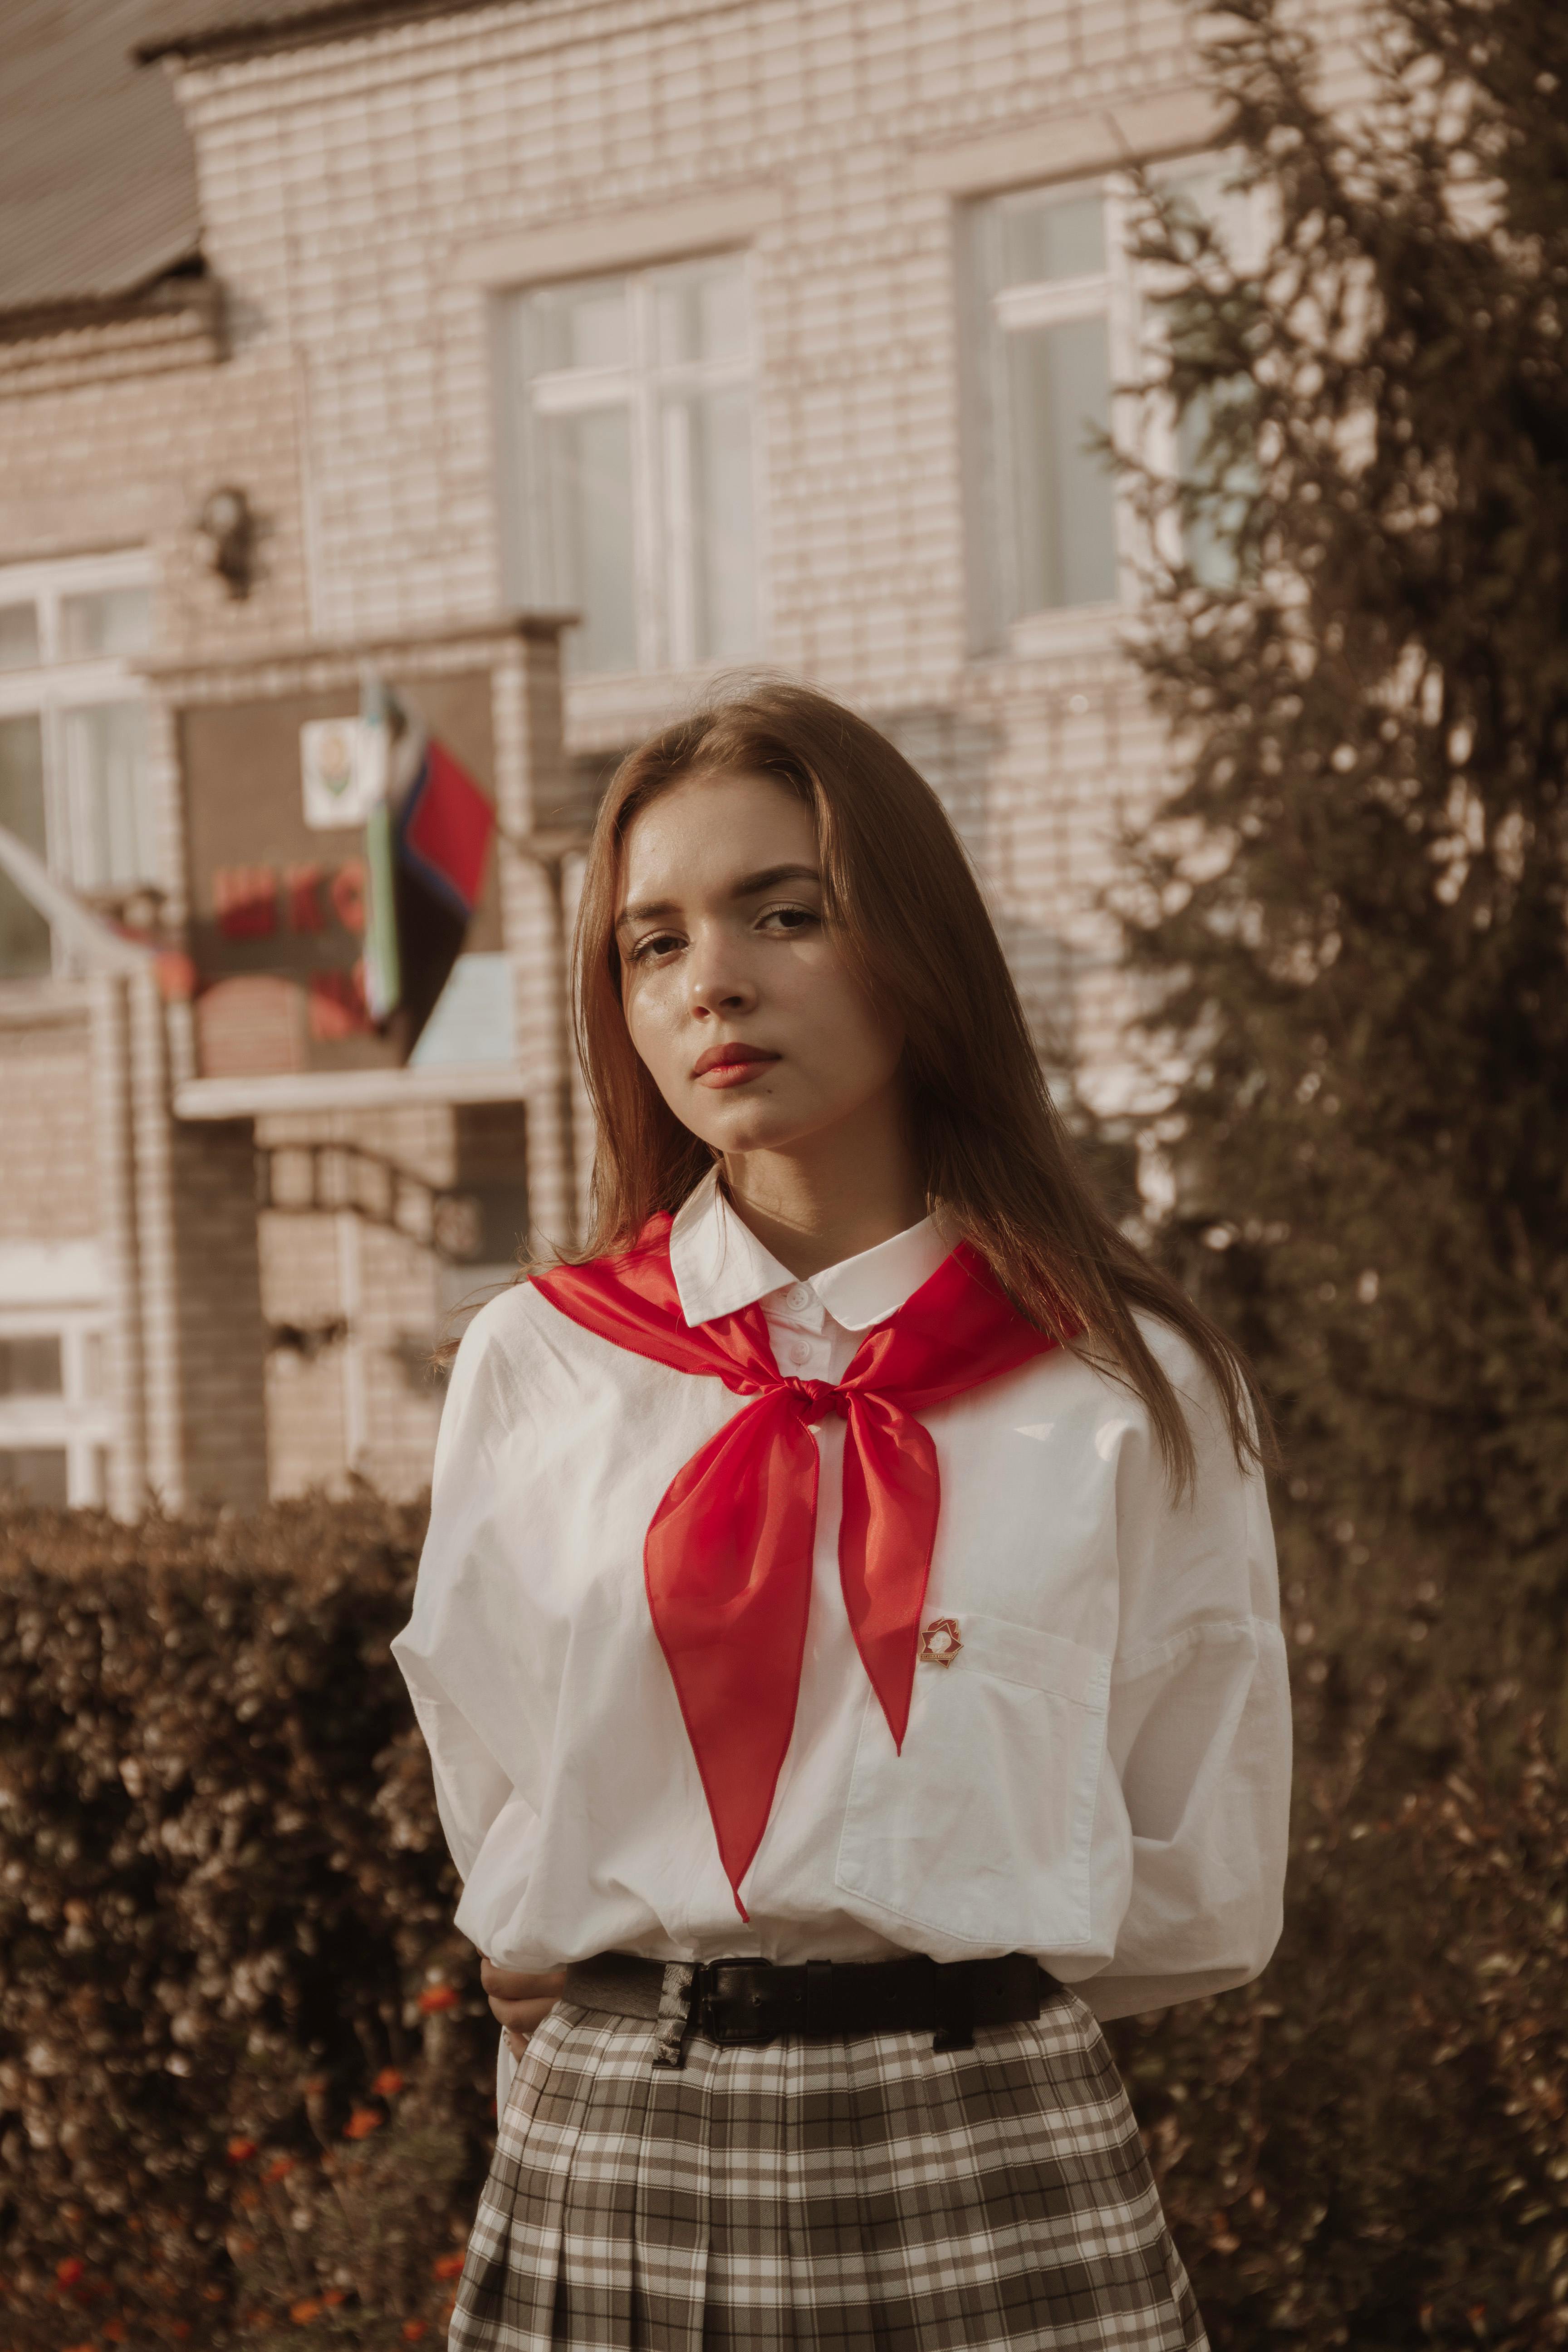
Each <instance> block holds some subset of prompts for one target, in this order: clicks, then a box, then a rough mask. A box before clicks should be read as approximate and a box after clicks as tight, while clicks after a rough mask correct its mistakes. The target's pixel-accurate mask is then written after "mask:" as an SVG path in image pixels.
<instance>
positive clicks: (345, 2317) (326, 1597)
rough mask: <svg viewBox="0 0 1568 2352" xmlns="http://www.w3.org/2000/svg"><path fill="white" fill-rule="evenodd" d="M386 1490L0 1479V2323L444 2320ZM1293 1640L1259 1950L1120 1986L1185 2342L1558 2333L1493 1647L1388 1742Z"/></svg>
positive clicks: (423, 2330) (401, 1609)
mask: <svg viewBox="0 0 1568 2352" xmlns="http://www.w3.org/2000/svg"><path fill="white" fill-rule="evenodd" d="M421 1523H422V1515H421V1513H420V1512H419V1511H418V1510H417V1509H414V1508H402V1507H395V1506H392V1505H389V1504H385V1503H383V1502H381V1501H379V1500H377V1499H375V1498H374V1497H372V1496H368V1495H364V1496H360V1497H359V1498H358V1499H356V1500H353V1501H351V1502H348V1503H345V1504H342V1505H329V1504H326V1503H324V1502H311V1503H308V1504H298V1505H284V1506H279V1507H276V1508H274V1509H271V1510H268V1511H267V1512H264V1513H260V1514H258V1515H257V1516H255V1517H250V1518H247V1519H244V1520H241V1519H239V1518H237V1517H230V1516H226V1515H223V1514H219V1515H216V1516H211V1517H193V1518H190V1519H182V1520H178V1521H171V1520H163V1519H159V1518H152V1519H149V1520H146V1521H145V1522H143V1523H142V1525H141V1526H139V1527H136V1528H121V1527H118V1526H115V1525H114V1524H113V1523H111V1522H110V1521H108V1520H106V1519H103V1518H100V1517H97V1516H96V1515H92V1514H83V1513H79V1514H74V1515H59V1514H54V1515H51V1514H49V1513H47V1512H41V1511H32V1512H27V1511H19V1512H16V1513H12V1514H9V1515H0V2228H3V2231H4V2239H5V2246H6V2249H7V2252H5V2255H4V2256H3V2257H0V2268H3V2269H4V2272H5V2298H4V2305H3V2309H4V2317H3V2318H0V2352H7V2347H9V2352H68V2347H86V2346H89V2345H90V2346H92V2347H106V2346H108V2345H111V2344H116V2343H124V2344H129V2345H132V2346H139V2345H143V2344H160V2343H179V2342H188V2343H189V2344H191V2345H192V2346H193V2347H207V2346H212V2347H226V2346H228V2345H230V2344H233V2345H245V2346H251V2345H254V2346H258V2347H259V2346H265V2345H266V2344H267V2343H268V2339H269V2338H271V2337H273V2336H276V2337H277V2339H278V2341H279V2342H281V2341H282V2340H283V2338H284V2336H287V2338H288V2340H289V2341H290V2342H295V2343H297V2342H299V2341H300V2328H301V2327H307V2328H313V2329H314V2330H315V2331H316V2332H317V2333H318V2334H331V2335H332V2336H334V2337H336V2338H338V2339H341V2340H345V2341H349V2342H353V2343H354V2344H358V2345H363V2346H365V2347H370V2352H394V2347H396V2346H399V2345H404V2344H406V2343H408V2342H413V2341H417V2340H418V2338H419V2336H420V2335H421V2334H428V2333H432V2332H433V2331H437V2330H438V2329H439V2326H440V2322H441V2317H442V2314H443V2311H444V2308H445V2305H446V2303H447V2297H448V2296H449V2294H450V2282H451V2276H452V2273H453V2272H454V2269H455V2267H456V2264H457V2262H458V2253H459V2250H460V2245H461V2239H462V2234H463V2231H464V2228H465V2226H466V2222H467V2220H468V2214H469V2213H470V2211H471V2210H472V2201H473V2198H474V2194H475V2191H476V2189H477V2186H478V2182H479V2178H480V2176H481V2174H482V2170H483V2166H484V2163H485V2160H486V2155H487V2145H488V2141H489V2135H490V2132H491V2129H492V2128H493V2113H494V2109H493V2098H492V2084H493V2073H492V2069H493V2059H494V2029H493V2027H492V2026H491V2024H490V2021H489V2015H488V2011H487V2010H486V2008H485V2004H484V2001H483V1999H482V1996H481V1995H480V1993H479V1986H478V1979H477V1972H476V1968H475V1963H474V1959H473V1955H472V1954H471V1952H469V1951H468V1948H467V1947H466V1946H464V1945H462V1944H461V1942H460V1941H459V1940H458V1939H457V1938H456V1937H454V1936H453V1934H452V1932H451V1929H450V1927H449V1924H448V1923H449V1921H450V1917H451V1913H452V1908H453V1905H454V1902H455V1897H456V1888H455V1885H454V1883H453V1878H452V1874H451V1870H450V1866H449V1864H447V1859H446V1854H445V1849H444V1847H443V1845H442V1843H441V1840H440V1835H439V1831H438V1828H437V1822H436V1817H435V1809H434V1804H433V1801H432V1798H431V1793H430V1784H429V1776H428V1771H427V1768H426V1760H425V1756H424V1751H423V1748H422V1746H421V1744H420V1741H419V1738H418V1734H417V1732H416V1729H415V1727H414V1726H413V1723H412V1720H411V1717H410V1714H409V1710H408V1707H407V1704H406V1700H405V1695H404V1692H403V1686H402V1683H401V1679H400V1677H399V1676H398V1675H397V1672H396V1669H395V1666H394V1665H393V1664H392V1661H391V1659H390V1657H389V1655H388V1652H387V1643H388V1640H389V1637H390V1635H391V1634H392V1633H394V1632H395V1629H396V1628H397V1626H398V1625H399V1624H401V1623H402V1622H403V1621H404V1618H405V1612H406V1608H407V1603H408V1599H409V1595H410V1591H411V1587H412V1580H413V1574H414V1568H415V1561H416V1552H417V1546H418V1540H419V1536H420V1532H421ZM1414 1623H1415V1620H1413V1621H1412V1625H1413V1627H1414ZM1296 1638H1297V1640H1298V1644H1299V1648H1300V1644H1301V1643H1308V1644H1310V1643H1313V1641H1314V1640H1316V1643H1317V1647H1315V1648H1313V1649H1312V1651H1311V1655H1312V1657H1313V1658H1314V1659H1316V1660H1317V1663H1316V1664H1308V1662H1307V1659H1306V1658H1305V1657H1304V1656H1302V1655H1300V1654H1299V1655H1298V1659H1297V1667H1298V1687H1299V1693H1300V1713H1299V1726H1298V1732H1299V1742H1300V1747H1299V1763H1298V1804H1297V1820H1296V1839H1295V1849H1296V1850H1295V1859H1294V1864H1293V1869H1292V1876H1291V1884H1290V1900H1289V1922H1288V1927H1287V1933H1286V1937H1285V1941H1284V1943H1283V1945H1282V1947H1281V1949H1280V1953H1279V1957H1278V1958H1277V1959H1276V1961H1275V1963H1274V1965H1273V1967H1272V1968H1271V1969H1269V1971H1268V1975H1267V1976H1266V1977H1265V1978H1264V1979H1262V1980H1261V1982H1260V1983H1258V1985H1255V1986H1250V1987H1247V1989H1245V1990H1243V1991H1241V1992H1238V1993H1233V1994H1228V1995H1226V1996H1224V1997H1223V1998H1221V1999H1219V2000H1211V2001H1199V2002H1194V2003H1191V2004H1188V2005H1186V2006H1184V2007H1183V2008H1181V2009H1178V2010H1174V2011H1169V2012H1166V2013H1165V2014H1163V2015H1162V2016H1158V2017H1153V2018H1147V2019H1139V2020H1129V2021H1123V2022H1122V2023H1120V2024H1118V2025H1117V2026H1115V2027H1113V2028H1112V2029H1111V2038H1112V2041H1113V2043H1114V2045H1115V2048H1116V2052H1117V2055H1118V2058H1119V2060H1120V2062H1121V2065H1122V2067H1123V2071H1124V2073H1125V2074H1126V2075H1127V2078H1128V2082H1129V2084H1130V2087H1131V2092H1132V2095H1133V2098H1134V2101H1135V2103H1136V2105H1137V2106H1138V2109H1139V2114H1140V2119H1141V2121H1142V2124H1143V2126H1144V2130H1145V2136H1146V2138H1147V2140H1148V2143H1149V2147H1150V2150H1151V2154H1152V2158H1153V2162H1154V2166H1155V2169H1156V2172H1157V2175H1158V2177H1159V2179H1160V2182H1161V2188H1162V2192H1163V2196H1164V2199H1165V2201H1166V2206H1167V2210H1168V2211H1169V2213H1170V2215H1171V2219H1172V2222H1173V2228H1174V2231H1175V2233H1176V2237H1177V2241H1178V2242H1179V2244H1180V2245H1181V2247H1182V2251H1183V2253H1184V2256H1185V2258H1186V2261H1187V2263H1188V2266H1189V2268H1190V2269H1191V2271H1192V2273H1193V2277H1194V2284H1195V2286H1196V2288H1197V2292H1198V2296H1199V2300H1200V2303H1201V2304H1202V2305H1203V2308H1204V2311H1205V2317H1206V2319H1207V2322H1208V2326H1209V2330H1210V2334H1211V2336H1212V2337H1213V2340H1214V2343H1215V2352H1261V2347H1265V2346H1275V2345H1278V2344H1279V2343H1281V2342H1286V2343H1291V2344H1296V2345H1300V2346H1302V2347H1313V2352H1316V2347H1329V2346H1333V2345H1352V2346H1353V2347H1356V2352H1385V2348H1386V2352H1395V2348H1396V2347H1398V2352H1403V2347H1417V2346H1419V2347H1429V2346H1433V2345H1436V2346H1440V2347H1459V2346H1466V2347H1473V2346H1476V2345H1478V2344H1481V2345H1487V2346H1489V2347H1495V2352H1527V2347H1528V2348H1529V2352H1534V2347H1552V2346H1563V2345H1564V2344H1568V2131H1565V2125H1564V2118H1565V2116H1568V2022H1565V2020H1568V2003H1565V2002H1564V1999H1563V1989H1564V1986H1565V1985H1568V1799H1565V1797H1564V1792H1563V1788H1562V1785H1561V1782H1560V1780H1559V1778H1558V1776H1557V1774H1556V1773H1555V1771H1554V1769H1553V1768H1552V1765H1551V1764H1550V1762H1549V1761H1548V1759H1547V1758H1546V1756H1545V1754H1544V1753H1543V1752H1542V1748H1541V1746H1540V1743H1539V1739H1538V1738H1535V1736H1534V1734H1533V1733H1532V1729H1531V1725H1530V1724H1529V1723H1528V1722H1523V1723H1520V1722H1517V1721H1515V1720H1514V1719H1513V1717H1512V1715H1511V1714H1510V1709H1512V1708H1514V1707H1515V1706H1516V1705H1517V1702H1516V1700H1515V1699H1514V1697H1513V1696H1512V1695H1511V1694H1510V1691H1509V1690H1508V1688H1507V1687H1506V1686H1500V1689H1499V1690H1498V1691H1497V1692H1496V1693H1494V1694H1493V1695H1492V1696H1490V1697H1489V1698H1487V1699H1484V1700H1481V1699H1472V1700H1471V1701H1469V1702H1468V1705H1467V1707H1466V1709H1465V1710H1464V1711H1461V1712H1459V1713H1458V1714H1457V1715H1456V1717H1455V1718H1454V1720H1453V1722H1452V1725H1451V1727H1450V1733H1449V1743H1450V1748H1449V1754H1448V1756H1447V1759H1445V1765H1444V1770H1443V1775H1442V1777H1427V1778H1424V1779H1421V1780H1418V1781H1415V1782H1414V1783H1413V1784H1412V1785H1410V1786H1406V1787H1402V1786H1400V1785H1399V1780H1400V1777H1401V1776H1406V1777H1407V1776H1408V1775H1409V1773H1410V1770H1411V1766H1410V1762H1409V1756H1408V1751H1407V1749H1405V1748H1404V1747H1402V1746H1401V1745H1400V1744H1399V1742H1398V1741H1397V1740H1396V1738H1394V1732H1395V1730H1396V1728H1397V1726H1398V1721H1399V1711H1400V1697H1401V1694H1400V1688H1399V1685H1398V1682H1397V1678H1396V1676H1394V1675H1390V1674H1388V1673H1384V1672H1382V1671H1379V1672H1378V1673H1377V1674H1376V1675H1373V1676H1372V1677H1371V1679H1370V1681H1365V1680H1363V1679H1359V1678H1358V1676H1357V1675H1356V1674H1355V1673H1354V1671H1352V1666H1351V1664H1349V1663H1348V1662H1347V1660H1346V1659H1345V1658H1343V1657H1339V1656H1336V1657H1333V1658H1331V1659H1325V1658H1322V1657H1321V1634H1320V1635H1319V1636H1316V1637H1314V1636H1313V1633H1312V1629H1311V1628H1310V1627H1302V1628H1299V1629H1298V1633H1297V1637H1296ZM1394 1646H1395V1648H1397V1644H1395V1645H1394ZM1409 1653H1410V1655H1411V1657H1412V1658H1413V1659H1415V1658H1418V1657H1420V1656H1423V1655H1424V1654H1425V1653H1424V1649H1423V1644H1422V1643H1421V1641H1419V1640H1413V1641H1412V1642H1411V1643H1410V1644H1409ZM1374 1685H1375V1687H1374ZM1500 1752H1501V1753H1504V1754H1508V1753H1511V1754H1512V1756H1513V1758H1514V1760H1513V1762H1512V1763H1511V1764H1510V1765H1509V1766H1508V1767H1507V1768H1506V1769H1503V1770H1501V1771H1499V1770H1498V1769H1494V1768H1493V1767H1492V1766H1490V1765H1489V1763H1488V1762H1487V1760H1486V1759H1489V1758H1490V1757H1492V1756H1494V1755H1496V1754H1498V1753H1500Z"/></svg>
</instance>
